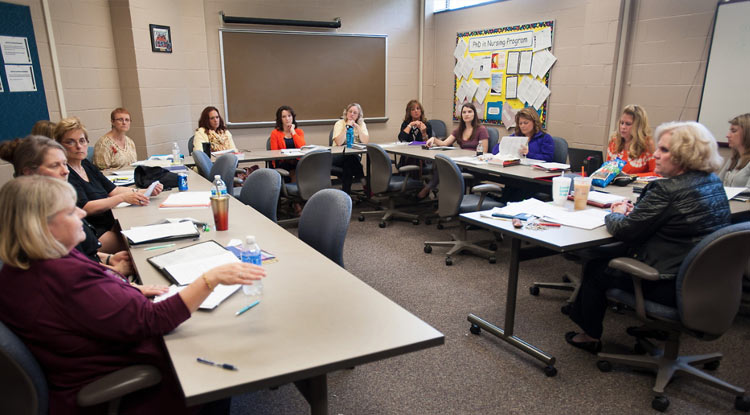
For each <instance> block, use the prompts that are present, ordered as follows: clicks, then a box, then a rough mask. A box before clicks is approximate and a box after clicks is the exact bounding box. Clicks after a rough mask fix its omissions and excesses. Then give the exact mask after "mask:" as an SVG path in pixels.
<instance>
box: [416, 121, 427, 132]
mask: <svg viewBox="0 0 750 415" xmlns="http://www.w3.org/2000/svg"><path fill="white" fill-rule="evenodd" d="M417 128H419V131H421V132H422V135H426V134H427V125H425V123H423V122H422V121H417Z"/></svg>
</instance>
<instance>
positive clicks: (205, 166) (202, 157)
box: [193, 150, 214, 180]
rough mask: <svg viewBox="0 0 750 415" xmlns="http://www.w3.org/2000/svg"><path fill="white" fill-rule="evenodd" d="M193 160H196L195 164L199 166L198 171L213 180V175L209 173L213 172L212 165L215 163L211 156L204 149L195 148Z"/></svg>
mask: <svg viewBox="0 0 750 415" xmlns="http://www.w3.org/2000/svg"><path fill="white" fill-rule="evenodd" d="M193 161H195V165H196V166H198V173H200V174H201V176H203V177H204V178H205V179H208V180H212V177H211V176H210V175H209V174H210V173H211V167H213V165H214V163H213V162H211V158H210V157H208V156H207V155H206V153H204V152H203V151H201V150H195V151H194V152H193Z"/></svg>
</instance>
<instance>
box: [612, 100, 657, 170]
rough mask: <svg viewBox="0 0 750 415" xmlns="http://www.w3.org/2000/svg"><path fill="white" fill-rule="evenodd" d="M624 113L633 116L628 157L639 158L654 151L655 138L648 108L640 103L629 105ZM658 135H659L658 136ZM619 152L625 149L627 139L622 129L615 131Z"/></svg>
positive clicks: (624, 109) (623, 110)
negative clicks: (653, 138) (621, 132)
mask: <svg viewBox="0 0 750 415" xmlns="http://www.w3.org/2000/svg"><path fill="white" fill-rule="evenodd" d="M622 113H623V115H624V114H627V115H630V116H631V117H633V128H632V129H631V130H630V135H631V136H632V138H633V139H632V140H630V147H629V148H628V157H630V158H638V157H640V156H641V154H643V153H644V152H647V151H648V152H652V153H653V152H654V140H652V139H651V127H649V125H648V115H646V110H645V109H643V107H641V106H639V105H627V106H625V108H623V109H622ZM657 137H658V136H657ZM615 140H616V145H617V147H616V148H617V152H618V153H619V152H621V151H622V150H624V149H625V139H624V138H623V137H622V135H620V129H619V128H618V129H617V132H616V133H615Z"/></svg>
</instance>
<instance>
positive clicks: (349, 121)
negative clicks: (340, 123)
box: [346, 120, 357, 127]
mask: <svg viewBox="0 0 750 415" xmlns="http://www.w3.org/2000/svg"><path fill="white" fill-rule="evenodd" d="M355 125H357V123H356V122H354V120H346V126H347V127H354V126H355Z"/></svg>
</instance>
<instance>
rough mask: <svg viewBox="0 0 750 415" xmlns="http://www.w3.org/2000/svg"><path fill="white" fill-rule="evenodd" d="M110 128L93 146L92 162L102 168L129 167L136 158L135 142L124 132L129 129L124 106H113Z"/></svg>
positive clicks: (129, 121)
mask: <svg viewBox="0 0 750 415" xmlns="http://www.w3.org/2000/svg"><path fill="white" fill-rule="evenodd" d="M109 119H110V123H112V129H111V130H109V132H108V133H107V134H104V135H103V136H102V137H101V138H100V139H99V141H97V142H96V145H95V146H94V164H95V165H96V167H99V168H100V169H102V170H105V169H121V168H123V167H129V166H130V165H131V164H132V163H135V162H136V160H138V155H137V154H136V152H135V143H134V142H133V140H131V139H130V137H128V136H127V135H125V133H127V132H128V131H130V123H131V122H132V119H131V118H130V113H129V112H128V110H126V109H125V108H115V109H114V110H113V111H112V113H111V114H110V115H109Z"/></svg>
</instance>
